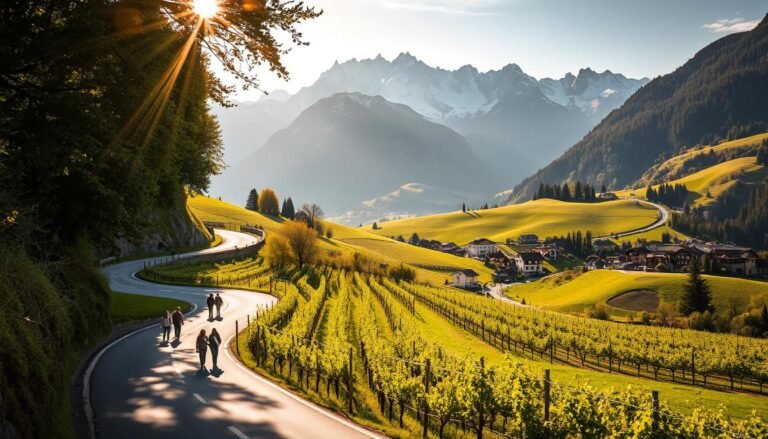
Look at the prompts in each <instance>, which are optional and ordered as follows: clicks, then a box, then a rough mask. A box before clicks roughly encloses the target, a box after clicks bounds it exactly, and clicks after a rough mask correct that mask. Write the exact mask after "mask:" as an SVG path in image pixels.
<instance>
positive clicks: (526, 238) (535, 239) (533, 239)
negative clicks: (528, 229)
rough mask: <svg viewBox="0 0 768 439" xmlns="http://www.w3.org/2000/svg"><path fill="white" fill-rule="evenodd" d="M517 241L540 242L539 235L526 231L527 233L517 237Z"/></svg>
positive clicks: (524, 242)
mask: <svg viewBox="0 0 768 439" xmlns="http://www.w3.org/2000/svg"><path fill="white" fill-rule="evenodd" d="M517 242H518V243H519V244H538V243H539V237H538V236H536V235H534V234H533V233H526V234H523V235H520V236H518V237H517Z"/></svg>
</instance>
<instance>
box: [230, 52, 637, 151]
mask: <svg viewBox="0 0 768 439" xmlns="http://www.w3.org/2000/svg"><path fill="white" fill-rule="evenodd" d="M646 82H648V79H647V78H643V79H630V78H626V77H625V76H624V75H621V74H615V73H612V72H610V71H605V72H603V73H596V72H594V71H592V70H591V69H588V68H587V69H582V70H580V71H579V72H578V74H577V75H575V76H574V75H573V74H570V73H568V74H566V75H565V76H564V77H563V78H561V79H550V78H544V79H542V80H540V81H539V80H537V79H536V78H533V77H532V76H529V75H527V74H525V73H524V72H523V71H522V70H521V69H520V67H519V66H517V65H516V64H508V65H507V66H505V67H504V68H502V69H501V70H491V71H488V72H479V71H478V70H477V69H476V68H475V67H473V66H471V65H466V66H464V67H461V68H459V69H457V70H444V69H441V68H435V67H430V66H428V65H427V64H425V63H423V62H421V61H419V60H418V59H416V58H415V57H414V56H412V55H410V54H409V53H401V54H400V55H398V56H397V57H396V58H395V59H394V60H392V61H388V60H386V59H384V58H383V57H382V56H381V55H379V56H377V57H376V58H374V59H364V60H359V61H358V60H355V59H353V60H350V61H347V62H344V63H338V62H337V63H335V64H334V65H333V67H331V68H330V69H329V70H327V71H326V72H324V73H323V74H321V75H320V77H319V78H318V79H317V81H316V82H315V83H314V84H312V85H311V86H309V87H304V88H302V89H301V90H299V91H298V92H297V93H296V94H295V95H290V94H288V93H287V92H285V91H276V92H274V93H272V94H270V95H269V96H265V97H264V98H262V99H261V100H259V101H257V102H255V103H247V104H241V105H240V106H239V107H237V108H235V109H226V110H223V109H217V114H218V115H219V118H220V120H221V123H222V127H223V128H224V141H225V145H226V146H227V158H228V160H229V162H230V163H235V162H236V161H238V160H240V159H242V158H243V157H245V155H247V154H248V153H249V152H251V151H253V150H254V149H256V148H259V147H260V146H261V145H262V144H263V143H264V142H265V141H266V139H267V138H269V136H271V135H272V134H274V133H275V132H276V131H277V130H279V129H281V128H284V127H286V126H287V125H288V124H289V123H291V122H292V121H293V120H294V119H295V118H296V117H297V116H298V115H299V113H301V112H302V111H303V110H305V109H306V108H308V107H309V106H310V105H312V104H314V103H315V102H317V101H318V100H320V99H322V98H325V97H328V96H331V95H333V94H335V93H362V94H365V95H369V96H376V95H378V96H382V97H383V98H385V99H387V100H388V101H391V102H394V103H399V104H405V105H407V106H409V107H411V109H413V110H414V111H416V112H417V113H419V114H421V115H423V116H425V117H427V118H428V119H430V120H432V121H435V122H439V123H443V124H445V125H448V126H450V127H452V128H459V131H462V128H464V127H466V128H465V130H467V131H471V130H472V126H473V123H472V122H467V121H468V120H470V121H471V120H478V119H482V118H483V116H484V115H486V114H488V113H495V114H498V113H499V112H503V111H505V110H504V109H505V108H509V107H510V106H511V105H517V106H518V107H521V108H524V107H526V106H527V105H539V106H540V107H541V108H542V111H539V112H538V113H537V114H536V115H535V116H533V117H528V119H541V118H547V117H549V116H550V114H552V115H554V116H553V117H560V118H561V119H560V120H558V122H560V123H563V122H565V121H564V120H562V115H563V114H568V113H572V114H570V117H566V118H565V119H567V123H568V126H562V125H560V126H559V128H558V130H557V131H567V132H568V133H567V134H564V135H563V137H564V138H572V137H574V135H577V136H578V137H577V138H576V139H574V140H573V141H575V140H578V138H580V136H581V135H583V134H585V133H586V132H587V131H588V130H589V129H590V128H591V127H592V126H594V125H595V124H596V123H597V122H598V121H599V120H600V119H602V118H603V117H604V116H605V115H606V114H608V113H609V112H610V111H611V110H613V109H614V108H616V107H618V106H619V105H621V103H623V102H624V100H625V99H626V98H628V97H629V96H630V95H632V93H634V92H635V90H637V89H638V88H640V87H641V86H642V85H643V84H645V83H646ZM510 102H515V103H516V104H510ZM512 116H514V115H512ZM517 116H520V117H522V118H525V115H524V114H518V115H517ZM544 123H546V122H545V121H544ZM540 124H541V123H539V124H537V125H540ZM520 125H522V126H525V125H524V123H523V122H521V123H520ZM571 127H572V128H573V129H570V128H571ZM494 128H496V129H497V130H499V129H500V130H502V131H508V130H506V129H505V126H504V125H503V124H502V125H501V126H498V127H494ZM531 131H532V130H531ZM550 131H552V130H550ZM575 133H578V134H575ZM537 134H543V133H536V132H530V133H519V132H518V133H516V137H517V138H518V140H517V141H515V142H509V141H508V140H509V139H506V140H507V142H506V143H509V146H510V148H511V149H516V150H522V151H523V152H524V154H523V155H530V152H529V151H526V147H525V146H522V145H524V144H528V140H529V139H531V138H534V139H535V138H536V136H537ZM488 137H492V138H493V137H498V136H495V133H493V134H491V135H489V136H488ZM548 137H551V136H548ZM553 140H559V139H553ZM572 143H573V142H566V143H564V144H562V145H559V146H558V147H555V146H550V149H558V148H559V150H558V153H559V152H561V151H563V150H564V148H565V147H566V146H567V145H568V144H572ZM475 146H476V148H478V149H482V148H483V146H484V145H475ZM493 159H494V160H493V161H494V162H495V161H498V159H499V158H498V157H493ZM531 161H532V162H533V163H539V164H544V163H547V162H548V159H546V160H543V159H541V158H539V157H535V156H534V157H533V158H532V160H531Z"/></svg>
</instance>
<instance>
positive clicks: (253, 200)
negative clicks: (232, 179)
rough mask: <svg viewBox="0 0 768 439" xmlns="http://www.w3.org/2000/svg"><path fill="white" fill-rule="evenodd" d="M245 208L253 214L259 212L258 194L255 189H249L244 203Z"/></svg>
mask: <svg viewBox="0 0 768 439" xmlns="http://www.w3.org/2000/svg"><path fill="white" fill-rule="evenodd" d="M245 208H246V209H248V210H251V211H254V212H257V211H258V210H259V193H258V192H256V189H251V192H249V193H248V201H246V203H245Z"/></svg>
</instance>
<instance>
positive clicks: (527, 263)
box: [515, 251, 544, 276]
mask: <svg viewBox="0 0 768 439" xmlns="http://www.w3.org/2000/svg"><path fill="white" fill-rule="evenodd" d="M515 267H516V268H517V271H518V272H519V273H520V274H522V275H523V276H537V275H541V274H544V256H542V255H541V253H539V252H535V251H524V252H519V253H518V254H517V255H516V256H515Z"/></svg>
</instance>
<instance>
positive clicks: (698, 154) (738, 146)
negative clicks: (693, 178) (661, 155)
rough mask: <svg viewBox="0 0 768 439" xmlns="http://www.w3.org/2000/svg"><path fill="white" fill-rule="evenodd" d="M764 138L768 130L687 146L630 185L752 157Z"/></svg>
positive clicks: (638, 184) (670, 178) (669, 177)
mask: <svg viewBox="0 0 768 439" xmlns="http://www.w3.org/2000/svg"><path fill="white" fill-rule="evenodd" d="M766 139H768V133H763V134H757V135H754V136H749V137H743V138H740V139H735V140H729V141H726V142H722V143H718V144H716V145H705V146H696V147H693V148H689V149H687V150H685V151H683V152H681V153H679V154H677V155H675V156H674V157H671V158H669V159H667V160H665V161H663V162H661V163H660V164H658V165H655V166H652V167H651V168H649V169H648V170H647V171H645V173H644V174H643V176H642V177H641V178H640V179H639V180H638V181H637V182H635V184H634V185H633V187H636V188H644V187H646V186H647V185H648V182H662V181H669V180H675V179H678V178H681V177H684V176H686V175H689V174H693V173H695V172H697V171H700V170H702V169H704V168H705V167H709V166H713V165H715V164H717V163H721V162H726V161H729V160H732V159H736V158H740V157H746V156H754V155H755V154H757V149H758V147H759V146H760V145H761V144H762V143H763V141H765V140H766ZM707 163H708V165H707ZM691 169H693V170H691Z"/></svg>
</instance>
